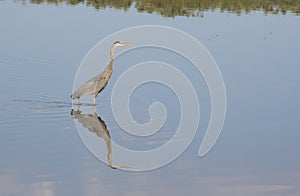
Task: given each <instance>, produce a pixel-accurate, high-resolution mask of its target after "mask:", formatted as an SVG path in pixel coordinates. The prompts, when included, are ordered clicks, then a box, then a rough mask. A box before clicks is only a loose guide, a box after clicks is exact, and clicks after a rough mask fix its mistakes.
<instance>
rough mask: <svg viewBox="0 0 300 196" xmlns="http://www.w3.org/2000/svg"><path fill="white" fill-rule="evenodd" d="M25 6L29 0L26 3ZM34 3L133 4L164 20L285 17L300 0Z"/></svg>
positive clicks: (298, 9) (71, 0)
mask: <svg viewBox="0 0 300 196" xmlns="http://www.w3.org/2000/svg"><path fill="white" fill-rule="evenodd" d="M24 2H25V3H26V1H24ZM30 2H31V3H35V4H40V3H44V2H46V3H48V4H54V5H59V4H61V3H66V4H67V5H77V4H83V5H86V6H92V7H94V8H95V9H104V8H115V9H122V10H125V11H126V10H128V9H129V8H130V7H131V5H135V8H136V9H137V10H138V11H139V12H147V13H159V14H161V15H162V16H165V17H175V16H201V17H203V15H204V11H208V10H211V11H214V10H217V9H219V10H220V11H222V12H230V13H236V14H238V15H239V14H241V13H242V12H245V13H249V12H250V11H255V10H263V11H264V12H265V13H266V14H268V13H272V14H278V13H282V14H285V13H286V12H287V11H290V12H292V13H295V14H296V15H300V0H136V1H133V0H31V1H30Z"/></svg>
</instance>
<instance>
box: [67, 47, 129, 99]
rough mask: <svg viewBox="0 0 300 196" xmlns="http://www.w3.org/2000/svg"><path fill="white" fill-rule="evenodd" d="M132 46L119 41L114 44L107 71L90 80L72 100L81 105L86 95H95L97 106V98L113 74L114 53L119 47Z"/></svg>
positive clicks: (76, 92)
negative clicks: (81, 98) (76, 100)
mask: <svg viewBox="0 0 300 196" xmlns="http://www.w3.org/2000/svg"><path fill="white" fill-rule="evenodd" d="M128 45H131V43H130V42H120V41H117V42H115V43H113V45H112V46H111V49H110V61H109V65H108V66H107V67H106V69H105V70H104V71H103V72H102V73H100V74H97V75H96V76H94V77H92V78H91V79H89V80H88V81H87V82H85V83H84V84H83V85H81V86H80V87H79V88H78V89H77V90H76V91H75V92H74V93H73V94H72V95H71V98H72V99H78V104H80V97H82V96H85V95H94V105H95V104H96V98H97V96H98V94H99V93H100V92H101V91H102V90H103V89H104V88H105V87H106V85H107V83H108V80H109V78H110V76H111V74H112V71H113V66H114V52H115V49H116V48H117V47H118V46H128Z"/></svg>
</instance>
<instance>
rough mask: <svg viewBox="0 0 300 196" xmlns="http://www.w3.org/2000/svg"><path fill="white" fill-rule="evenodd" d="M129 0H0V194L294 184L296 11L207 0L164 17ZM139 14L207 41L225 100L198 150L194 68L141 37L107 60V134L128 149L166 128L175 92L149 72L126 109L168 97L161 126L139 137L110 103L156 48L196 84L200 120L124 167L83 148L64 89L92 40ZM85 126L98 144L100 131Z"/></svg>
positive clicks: (299, 175)
mask: <svg viewBox="0 0 300 196" xmlns="http://www.w3.org/2000/svg"><path fill="white" fill-rule="evenodd" d="M89 2H90V1H89ZM136 2H137V3H136V4H134V3H132V2H131V4H129V5H128V4H127V5H128V6H127V7H124V6H122V5H120V6H119V7H120V8H121V9H119V8H116V7H114V6H113V5H110V4H108V5H106V6H102V7H101V6H100V7H99V9H98V8H97V7H96V6H86V4H84V3H78V4H76V5H70V4H69V3H58V5H53V3H51V2H50V1H48V3H41V4H36V2H35V1H32V4H31V3H30V2H26V3H22V2H15V3H12V2H9V1H1V2H0V20H1V23H0V24H1V31H0V32H1V33H0V35H1V36H0V43H1V44H0V78H1V82H0V89H1V96H0V130H1V131H0V155H1V159H0V193H1V195H69V194H76V195H99V194H109V195H120V194H122V195H153V194H156V195H163V194H168V195H182V194H190V195H200V194H203V195H232V194H234V195H299V193H300V189H299V187H300V168H299V165H300V159H299V154H300V145H299V141H298V140H299V136H300V133H299V126H298V122H299V118H300V115H299V112H298V108H299V106H300V104H299V100H300V93H299V84H300V79H299V74H300V67H299V45H300V39H299V34H300V20H299V17H298V16H297V14H296V13H297V12H296V11H295V9H292V8H290V9H287V11H284V12H282V11H278V13H277V14H272V13H268V14H267V15H266V14H265V11H263V9H262V11H259V9H258V8H259V7H260V6H254V7H257V8H255V9H252V11H250V12H249V13H248V14H246V13H245V12H247V11H241V12H240V14H239V12H234V11H231V10H230V9H227V10H226V9H224V12H221V11H220V9H221V10H223V9H222V7H221V6H218V5H216V6H215V7H213V5H211V7H210V8H211V9H203V10H201V9H200V10H199V9H194V10H199V11H203V13H204V17H198V16H196V17H187V16H186V15H185V14H176V13H174V15H172V17H167V16H168V14H165V15H164V14H162V13H160V12H159V11H157V10H155V11H154V12H155V13H152V14H148V13H146V12H147V10H145V9H146V8H145V9H144V10H141V8H140V7H141V5H145V4H142V1H141V2H140V1H136ZM279 2H280V3H282V2H281V1H279ZM294 2H295V3H296V5H299V4H297V1H292V3H294ZM292 3H291V5H290V6H292V7H293V6H294V7H297V6H295V5H293V4H292ZM91 4H92V3H91ZM147 5H152V4H147ZM280 5H281V4H280ZM190 6H191V7H193V6H192V5H190ZM150 7H151V6H150ZM281 7H284V6H281ZM95 8H97V9H95ZM100 8H101V9H100ZM148 8H149V6H148V7H147V9H148ZM155 8H156V9H157V6H156V7H155ZM219 8H220V9H219ZM149 9H150V8H149ZM153 9H154V8H153ZM160 10H161V9H160ZM180 10H181V9H180ZM212 10H214V11H212ZM242 10H243V9H242ZM244 10H247V9H244ZM250 10H251V9H250ZM279 10H280V9H279ZM181 15H183V16H181ZM145 24H152V25H153V24H156V25H167V26H170V27H174V28H178V29H180V30H183V31H185V32H187V33H189V34H191V35H192V36H194V37H195V38H197V39H198V40H199V41H200V42H202V43H203V44H204V46H205V47H206V48H207V49H208V50H209V51H210V53H211V54H212V55H213V57H214V58H215V60H216V62H217V64H218V65H219V67H220V70H221V72H222V74H223V77H224V81H225V85H226V88H227V98H228V108H227V109H228V110H227V116H226V121H225V124H224V128H223V131H222V134H221V136H220V138H219V140H218V142H217V143H216V145H215V146H214V148H213V149H212V151H210V152H209V153H208V154H207V155H206V156H205V157H202V158H200V157H198V156H197V153H198V149H199V145H200V142H201V141H202V138H203V135H204V130H205V128H206V127H207V124H208V121H209V117H210V116H209V113H210V101H209V100H210V99H209V93H208V90H207V87H206V85H205V82H204V81H203V78H201V77H199V75H197V74H195V73H194V71H193V69H192V68H191V67H190V66H189V62H187V61H186V60H185V59H182V58H180V57H178V56H174V55H172V54H170V53H169V52H168V51H160V50H156V49H151V48H150V49H149V48H148V49H143V50H136V51H131V52H130V53H128V54H125V55H123V56H120V58H118V59H117V60H116V64H120V63H121V62H127V63H126V65H125V66H123V67H122V66H119V67H115V71H114V74H113V76H112V78H111V81H110V83H109V85H108V87H107V89H106V90H105V91H103V93H101V95H100V96H99V98H98V99H99V100H98V105H97V107H96V109H97V114H96V116H94V117H95V118H97V119H99V118H100V119H101V120H102V121H103V122H105V125H106V128H107V130H108V132H109V135H110V137H111V139H113V140H114V141H116V142H119V143H121V144H122V145H125V146H126V147H128V148H131V149H135V150H143V149H151V148H154V147H157V146H159V145H161V144H163V143H164V142H165V141H166V140H168V139H169V138H170V137H171V136H172V134H174V131H175V128H176V127H177V125H178V119H179V118H180V116H179V115H178V113H179V112H178V111H179V109H178V107H176V105H177V104H178V100H177V99H176V97H175V96H174V94H173V93H172V92H171V91H170V90H169V89H167V88H165V87H163V86H159V85H155V84H147V85H145V86H143V88H140V89H137V91H136V93H135V94H134V95H133V97H132V101H133V103H134V104H133V105H131V108H132V115H133V117H135V119H136V120H137V121H138V122H146V121H147V120H148V119H149V116H148V113H147V110H148V106H149V104H151V103H152V102H153V101H157V100H159V101H161V102H162V103H164V104H165V105H166V108H167V109H168V117H169V118H168V121H167V122H166V124H165V127H164V129H163V130H161V132H160V133H159V134H157V135H155V136H154V137H152V138H145V139H143V140H139V139H138V138H134V137H132V136H130V135H128V134H126V133H125V132H123V131H122V130H121V129H120V128H119V127H118V125H117V123H116V122H115V120H114V118H113V115H112V112H111V107H110V105H109V103H110V94H111V88H112V86H113V84H114V83H115V82H116V80H117V78H118V76H120V74H121V73H122V72H123V71H124V70H126V69H128V68H129V67H130V65H132V64H135V63H137V62H139V61H147V60H158V61H163V62H167V63H170V64H173V65H175V66H177V67H178V68H180V69H181V70H182V71H183V72H184V73H185V74H187V75H188V77H189V78H190V79H191V80H192V82H193V84H197V85H198V88H197V89H196V90H197V93H198V96H199V97H200V98H199V99H200V100H201V102H200V106H201V119H200V127H199V130H198V133H197V135H196V138H195V139H194V141H193V143H192V144H191V146H190V147H189V148H188V149H187V151H186V152H185V153H184V154H183V155H181V156H180V157H179V158H178V159H176V160H175V161H173V162H172V163H170V164H168V165H166V166H165V167H162V168H159V169H156V170H153V171H150V172H126V171H122V170H120V169H112V168H111V167H109V166H108V165H106V164H105V163H102V162H101V161H99V160H98V159H97V158H95V157H94V156H93V155H92V154H91V153H90V152H89V151H88V150H87V148H86V147H85V146H84V144H83V143H82V141H81V140H80V137H79V136H78V133H77V130H76V127H75V124H74V119H73V118H74V116H72V115H71V110H72V109H74V110H76V109H77V108H72V104H71V100H70V98H69V96H70V93H71V91H72V86H73V81H74V77H75V74H76V71H77V69H78V66H79V64H80V62H81V60H82V59H83V57H84V56H85V55H86V53H87V52H88V51H89V49H90V48H91V47H93V45H95V44H96V43H97V42H98V41H100V40H101V39H103V38H104V37H105V36H108V35H109V34H111V33H114V32H115V31H118V30H121V29H123V28H128V27H132V26H136V25H145ZM125 41H126V40H125ZM99 55H101V54H99ZM103 55H104V54H103ZM133 55H134V56H135V57H136V58H134V59H131V58H130V57H131V56H133ZM153 57H155V58H154V59H153ZM183 67H184V68H183ZM90 108H91V106H90V105H83V106H82V108H81V110H82V112H83V114H87V115H89V116H90V117H91V116H93V115H94V114H93V113H91V112H90V111H91V110H90ZM191 115H192V114H191ZM98 117H99V118H98ZM75 120H76V119H75ZM86 131H87V132H88V131H89V130H88V129H87V130H86ZM89 133H90V134H93V135H94V137H95V138H97V140H99V142H102V143H103V147H104V150H105V151H106V150H107V148H106V143H105V140H104V139H103V138H101V137H99V134H98V136H97V133H95V132H89ZM106 133H107V132H106ZM112 160H113V161H114V162H113V163H114V165H122V164H123V163H124V162H125V161H124V162H123V160H119V159H118V157H114V155H113V149H112Z"/></svg>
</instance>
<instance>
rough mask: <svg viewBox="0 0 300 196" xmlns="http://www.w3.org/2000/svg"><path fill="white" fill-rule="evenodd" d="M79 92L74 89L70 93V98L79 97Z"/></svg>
mask: <svg viewBox="0 0 300 196" xmlns="http://www.w3.org/2000/svg"><path fill="white" fill-rule="evenodd" d="M79 97H80V96H79V93H78V91H75V92H74V93H73V94H72V95H71V99H76V98H79Z"/></svg>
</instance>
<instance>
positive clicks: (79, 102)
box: [78, 97, 81, 105]
mask: <svg viewBox="0 0 300 196" xmlns="http://www.w3.org/2000/svg"><path fill="white" fill-rule="evenodd" d="M78 105H81V103H80V97H78Z"/></svg>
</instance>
